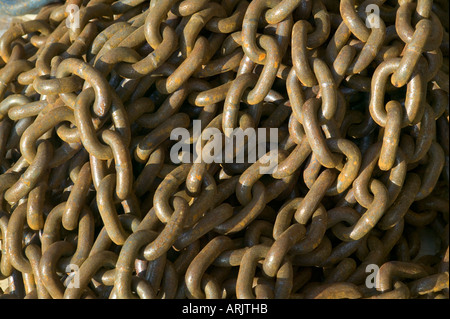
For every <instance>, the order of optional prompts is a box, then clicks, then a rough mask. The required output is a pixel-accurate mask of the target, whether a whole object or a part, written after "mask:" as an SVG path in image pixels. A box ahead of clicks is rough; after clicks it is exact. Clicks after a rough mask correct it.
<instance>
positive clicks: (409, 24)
mask: <svg viewBox="0 0 450 319" xmlns="http://www.w3.org/2000/svg"><path fill="white" fill-rule="evenodd" d="M73 6H75V7H76V8H78V9H79V10H78V11H77V12H76V16H75V17H76V19H77V20H76V21H75V22H76V23H77V25H76V26H75V27H73V24H71V23H75V22H74V21H72V20H73V18H74V16H73V15H72V13H70V12H69V11H68V10H67V9H68V8H73ZM448 6H449V4H448V2H447V1H445V0H434V1H433V0H417V1H414V0H398V1H397V0H365V1H362V0H340V1H333V0H211V1H208V0H201V1H196V0H195V1H194V0H166V1H163V0H151V1H143V0H119V1H116V0H91V1H88V0H84V1H83V0H68V1H66V3H64V4H61V3H60V4H51V5H48V6H46V7H43V8H42V9H41V10H40V12H39V13H38V14H37V16H36V18H35V19H34V20H32V21H27V22H21V23H14V24H12V25H11V26H10V28H9V30H8V31H7V32H6V33H5V34H4V35H3V36H2V37H1V38H0V242H1V252H0V258H1V259H0V279H2V280H5V281H6V282H7V288H6V289H5V291H3V290H0V293H1V294H0V298H15V299H22V298H25V299H36V298H39V299H49V298H67V299H79V298H112V299H114V298H126V299H131V298H142V299H148V298H151V299H155V298H164V299H174V298H177V299H182V298H195V299H203V298H209V299H218V298H223V299H230V298H283V299H288V298H294V299H295V298H299V299H303V298H306V299H310V298H350V299H356V298H369V299H382V298H383V299H387V298H389V299H391V298H400V299H406V298H427V299H435V298H447V299H448V298H449V290H448V289H449V270H448V254H449V248H448V247H449V226H448V225H449V224H448V219H449V197H448V191H449V142H448V141H449V140H448V138H449V97H448V96H449V86H448V73H449V33H448V32H449V24H448V16H446V13H445V12H447V11H448ZM71 19H72V20H71ZM68 22H70V23H68ZM195 120H199V121H200V123H201V124H200V125H201V128H200V131H203V132H204V130H205V129H206V128H210V129H211V128H212V129H215V130H216V131H217V132H218V135H219V136H223V137H229V134H230V133H229V132H230V130H233V129H237V128H241V129H247V128H253V129H260V130H261V131H259V130H258V132H261V134H266V133H264V132H267V134H269V131H270V129H277V134H278V135H277V136H278V140H279V143H278V145H277V149H278V157H277V160H278V166H277V168H276V170H275V171H273V172H272V173H271V174H262V173H260V171H259V169H260V168H261V166H262V165H263V163H262V160H257V161H255V162H251V161H249V160H248V159H247V160H246V161H245V162H244V163H239V162H237V161H231V162H229V161H226V162H224V163H207V162H206V161H205V160H202V161H195V162H193V163H192V162H191V163H181V164H180V163H175V162H174V161H173V160H172V158H171V157H170V155H169V153H170V150H171V147H172V146H173V145H174V143H175V142H176V141H174V140H172V138H171V132H172V131H173V130H175V129H177V128H185V129H188V130H189V132H191V133H193V132H194V131H195V128H194V121H195ZM187 140H188V144H190V145H194V146H195V143H196V142H195V141H194V140H193V138H192V137H189V138H187ZM213 142H214V139H213V138H212V136H209V137H208V139H206V140H204V141H202V142H201V143H202V145H201V146H202V147H206V146H210V147H211V145H213ZM248 143H250V141H247V144H246V145H245V146H244V147H248ZM221 146H222V147H224V146H223V145H221ZM235 151H236V150H235ZM232 157H233V156H232ZM372 266H375V267H376V268H377V272H376V275H377V276H376V285H375V286H369V285H368V284H367V282H368V278H369V277H370V273H369V272H368V269H369V268H370V267H372ZM368 267H369V268H368ZM74 269H75V271H74ZM370 269H371V268H370ZM73 275H75V276H73ZM74 278H76V279H77V281H76V285H73V283H74V282H75V281H74Z"/></svg>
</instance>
